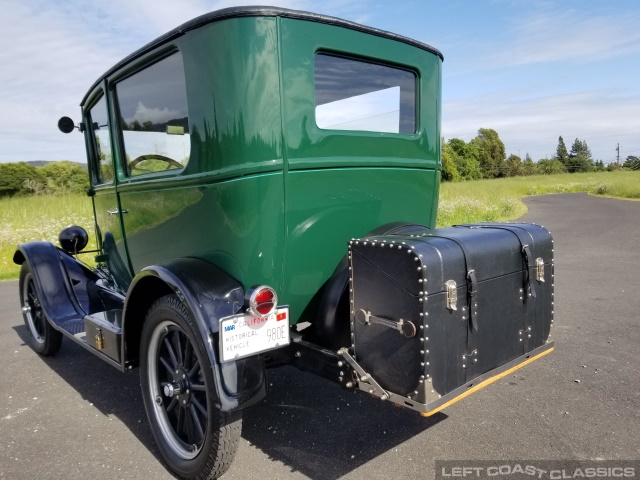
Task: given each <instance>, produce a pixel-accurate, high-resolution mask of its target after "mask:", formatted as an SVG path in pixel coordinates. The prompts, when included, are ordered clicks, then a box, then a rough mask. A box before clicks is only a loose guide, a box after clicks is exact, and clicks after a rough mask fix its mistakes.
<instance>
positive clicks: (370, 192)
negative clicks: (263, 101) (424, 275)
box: [281, 19, 440, 320]
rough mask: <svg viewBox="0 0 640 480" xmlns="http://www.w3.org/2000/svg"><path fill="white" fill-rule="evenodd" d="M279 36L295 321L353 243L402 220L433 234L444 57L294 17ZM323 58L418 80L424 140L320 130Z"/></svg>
mask: <svg viewBox="0 0 640 480" xmlns="http://www.w3.org/2000/svg"><path fill="white" fill-rule="evenodd" d="M281 38H282V47H281V48H282V81H283V90H284V92H286V94H285V95H284V96H283V99H284V113H285V123H284V128H285V132H284V134H285V148H286V159H287V166H288V174H287V175H286V190H285V192H286V200H285V208H286V212H287V214H286V232H285V235H286V241H285V269H284V278H285V280H284V292H285V295H286V296H283V298H286V299H287V300H286V301H287V302H288V303H289V304H290V305H291V317H292V318H293V319H294V320H295V319H297V318H299V315H300V314H301V313H302V311H303V310H304V308H305V307H306V305H307V304H308V303H309V301H310V300H311V298H312V297H313V295H314V294H315V293H316V292H317V291H318V289H319V288H320V287H321V286H322V285H323V284H324V282H325V281H326V280H327V279H328V278H329V277H330V276H331V274H332V273H333V271H334V270H335V268H336V266H337V265H338V262H339V261H340V260H341V258H342V257H343V256H344V255H345V254H346V251H347V244H348V241H349V240H350V239H351V238H358V237H361V236H364V235H366V234H367V233H368V232H370V231H371V230H373V229H375V228H377V227H379V226H381V225H384V224H386V223H390V222H394V221H406V222H411V223H418V224H422V225H427V226H434V224H435V214H436V209H435V206H436V205H437V196H434V194H437V190H438V182H439V178H440V175H439V172H438V169H439V162H440V135H439V103H440V99H439V91H440V59H439V58H438V57H437V56H435V55H430V54H428V53H426V52H424V51H423V50H420V49H417V48H415V47H412V46H410V45H406V44H404V43H399V42H394V41H391V40H389V39H386V38H382V37H376V36H370V35H362V34H361V33H359V32H354V31H353V30H349V29H346V28H336V27H335V26H331V25H326V24H321V23H310V22H300V21H296V20H293V19H282V20H281ZM317 52H325V53H332V54H337V55H346V56H351V57H356V58H362V59H375V61H383V62H385V63H388V64H390V65H394V66H398V67H401V68H406V69H409V70H412V71H413V72H415V74H416V80H417V93H418V105H419V107H418V112H419V113H418V126H417V131H416V133H415V134H413V135H400V134H389V133H373V132H354V131H331V130H322V129H320V128H318V127H317V126H316V123H315V101H314V88H315V87H314V71H313V65H314V56H315V54H316V53H317ZM372 167H374V168H372Z"/></svg>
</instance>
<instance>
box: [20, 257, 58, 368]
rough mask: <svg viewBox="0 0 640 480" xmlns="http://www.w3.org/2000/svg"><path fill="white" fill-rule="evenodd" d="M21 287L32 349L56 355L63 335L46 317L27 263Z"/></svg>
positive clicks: (24, 314)
mask: <svg viewBox="0 0 640 480" xmlns="http://www.w3.org/2000/svg"><path fill="white" fill-rule="evenodd" d="M19 285H20V305H21V306H22V316H23V318H24V324H25V325H26V327H27V329H28V330H29V340H30V341H29V343H30V344H31V348H33V349H34V350H35V351H36V352H38V353H39V354H40V355H43V356H50V355H55V354H56V353H57V352H58V350H60V345H61V343H62V334H61V333H60V332H59V331H57V330H56V329H55V328H53V327H52V326H51V324H50V323H49V321H48V320H47V317H46V316H45V313H44V310H43V308H42V304H41V302H40V297H39V296H38V292H37V290H36V284H35V281H34V278H33V273H31V268H30V267H29V264H28V263H27V262H24V263H23V264H22V267H21V268H20V282H19Z"/></svg>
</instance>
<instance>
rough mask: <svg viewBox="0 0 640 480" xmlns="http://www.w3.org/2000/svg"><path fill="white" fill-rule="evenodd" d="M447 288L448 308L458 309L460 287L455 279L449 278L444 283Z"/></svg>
mask: <svg viewBox="0 0 640 480" xmlns="http://www.w3.org/2000/svg"><path fill="white" fill-rule="evenodd" d="M444 285H445V287H446V289H447V308H448V309H449V310H458V307H457V306H456V304H457V303H458V289H457V287H458V286H457V285H456V282H455V280H447V282H446V283H445V284H444Z"/></svg>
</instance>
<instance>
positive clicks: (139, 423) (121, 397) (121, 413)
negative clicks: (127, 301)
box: [13, 325, 160, 459]
mask: <svg viewBox="0 0 640 480" xmlns="http://www.w3.org/2000/svg"><path fill="white" fill-rule="evenodd" d="M13 329H14V330H15V331H16V333H17V334H18V336H19V337H20V339H21V340H22V341H23V342H24V343H25V344H27V345H28V344H29V340H28V339H29V336H30V333H29V331H28V330H27V328H26V327H25V326H24V325H16V326H14V327H13ZM38 358H40V359H41V360H42V361H43V363H45V364H46V365H47V366H48V367H49V368H51V369H52V370H53V371H54V372H55V373H56V374H57V375H58V376H60V378H61V379H62V380H64V381H65V382H66V383H68V384H69V385H70V386H71V387H72V388H73V389H74V390H76V391H77V392H78V393H79V394H80V395H81V396H82V398H83V399H84V400H86V401H87V402H90V403H92V404H93V406H94V407H95V408H97V409H98V410H99V411H100V413H102V414H103V415H105V416H106V415H113V416H115V417H116V418H118V419H119V420H120V421H122V423H123V424H124V425H125V426H126V427H127V428H129V430H131V432H132V433H133V434H134V435H135V436H136V438H137V439H138V440H139V441H140V443H142V444H143V445H144V446H145V447H146V448H147V449H149V451H151V452H152V453H153V454H154V455H155V456H156V457H157V458H158V459H160V451H159V450H158V449H157V448H156V446H155V442H154V439H153V436H152V434H151V430H150V429H149V426H148V424H147V415H146V413H145V411H144V405H143V404H142V396H141V393H140V379H139V376H138V371H137V370H133V371H132V372H127V373H126V374H123V373H121V372H120V371H119V370H117V369H115V368H113V367H112V366H110V365H108V364H107V363H105V362H104V361H102V360H100V359H99V358H97V357H95V356H94V355H92V354H91V353H89V352H87V351H86V350H85V349H83V348H82V347H80V346H79V345H76V344H75V343H73V342H72V341H70V340H69V339H67V338H63V341H62V348H61V350H60V352H59V353H58V354H57V355H54V356H51V357H41V356H39V355H38Z"/></svg>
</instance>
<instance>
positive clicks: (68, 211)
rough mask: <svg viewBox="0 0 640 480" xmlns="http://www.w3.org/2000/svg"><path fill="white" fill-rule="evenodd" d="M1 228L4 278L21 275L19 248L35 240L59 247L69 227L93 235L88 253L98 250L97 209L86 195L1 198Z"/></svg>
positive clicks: (0, 274)
mask: <svg viewBox="0 0 640 480" xmlns="http://www.w3.org/2000/svg"><path fill="white" fill-rule="evenodd" d="M0 225H2V228H1V229H0V279H8V278H17V277H18V274H19V273H20V267H19V266H18V265H15V264H14V263H13V253H14V252H15V249H16V245H18V244H19V243H24V242H30V241H35V240H46V241H48V242H53V243H54V244H56V245H57V244H58V234H59V233H60V230H62V229H63V228H64V227H68V226H69V225H80V226H81V227H83V228H84V229H85V230H86V231H87V232H88V233H89V245H88V246H87V250H92V249H94V248H95V235H94V227H93V209H92V207H91V199H90V198H89V197H87V196H86V195H70V196H34V197H12V198H3V199H0ZM94 255H95V254H94ZM84 257H86V258H85V260H88V259H91V258H92V256H91V254H87V255H84Z"/></svg>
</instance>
